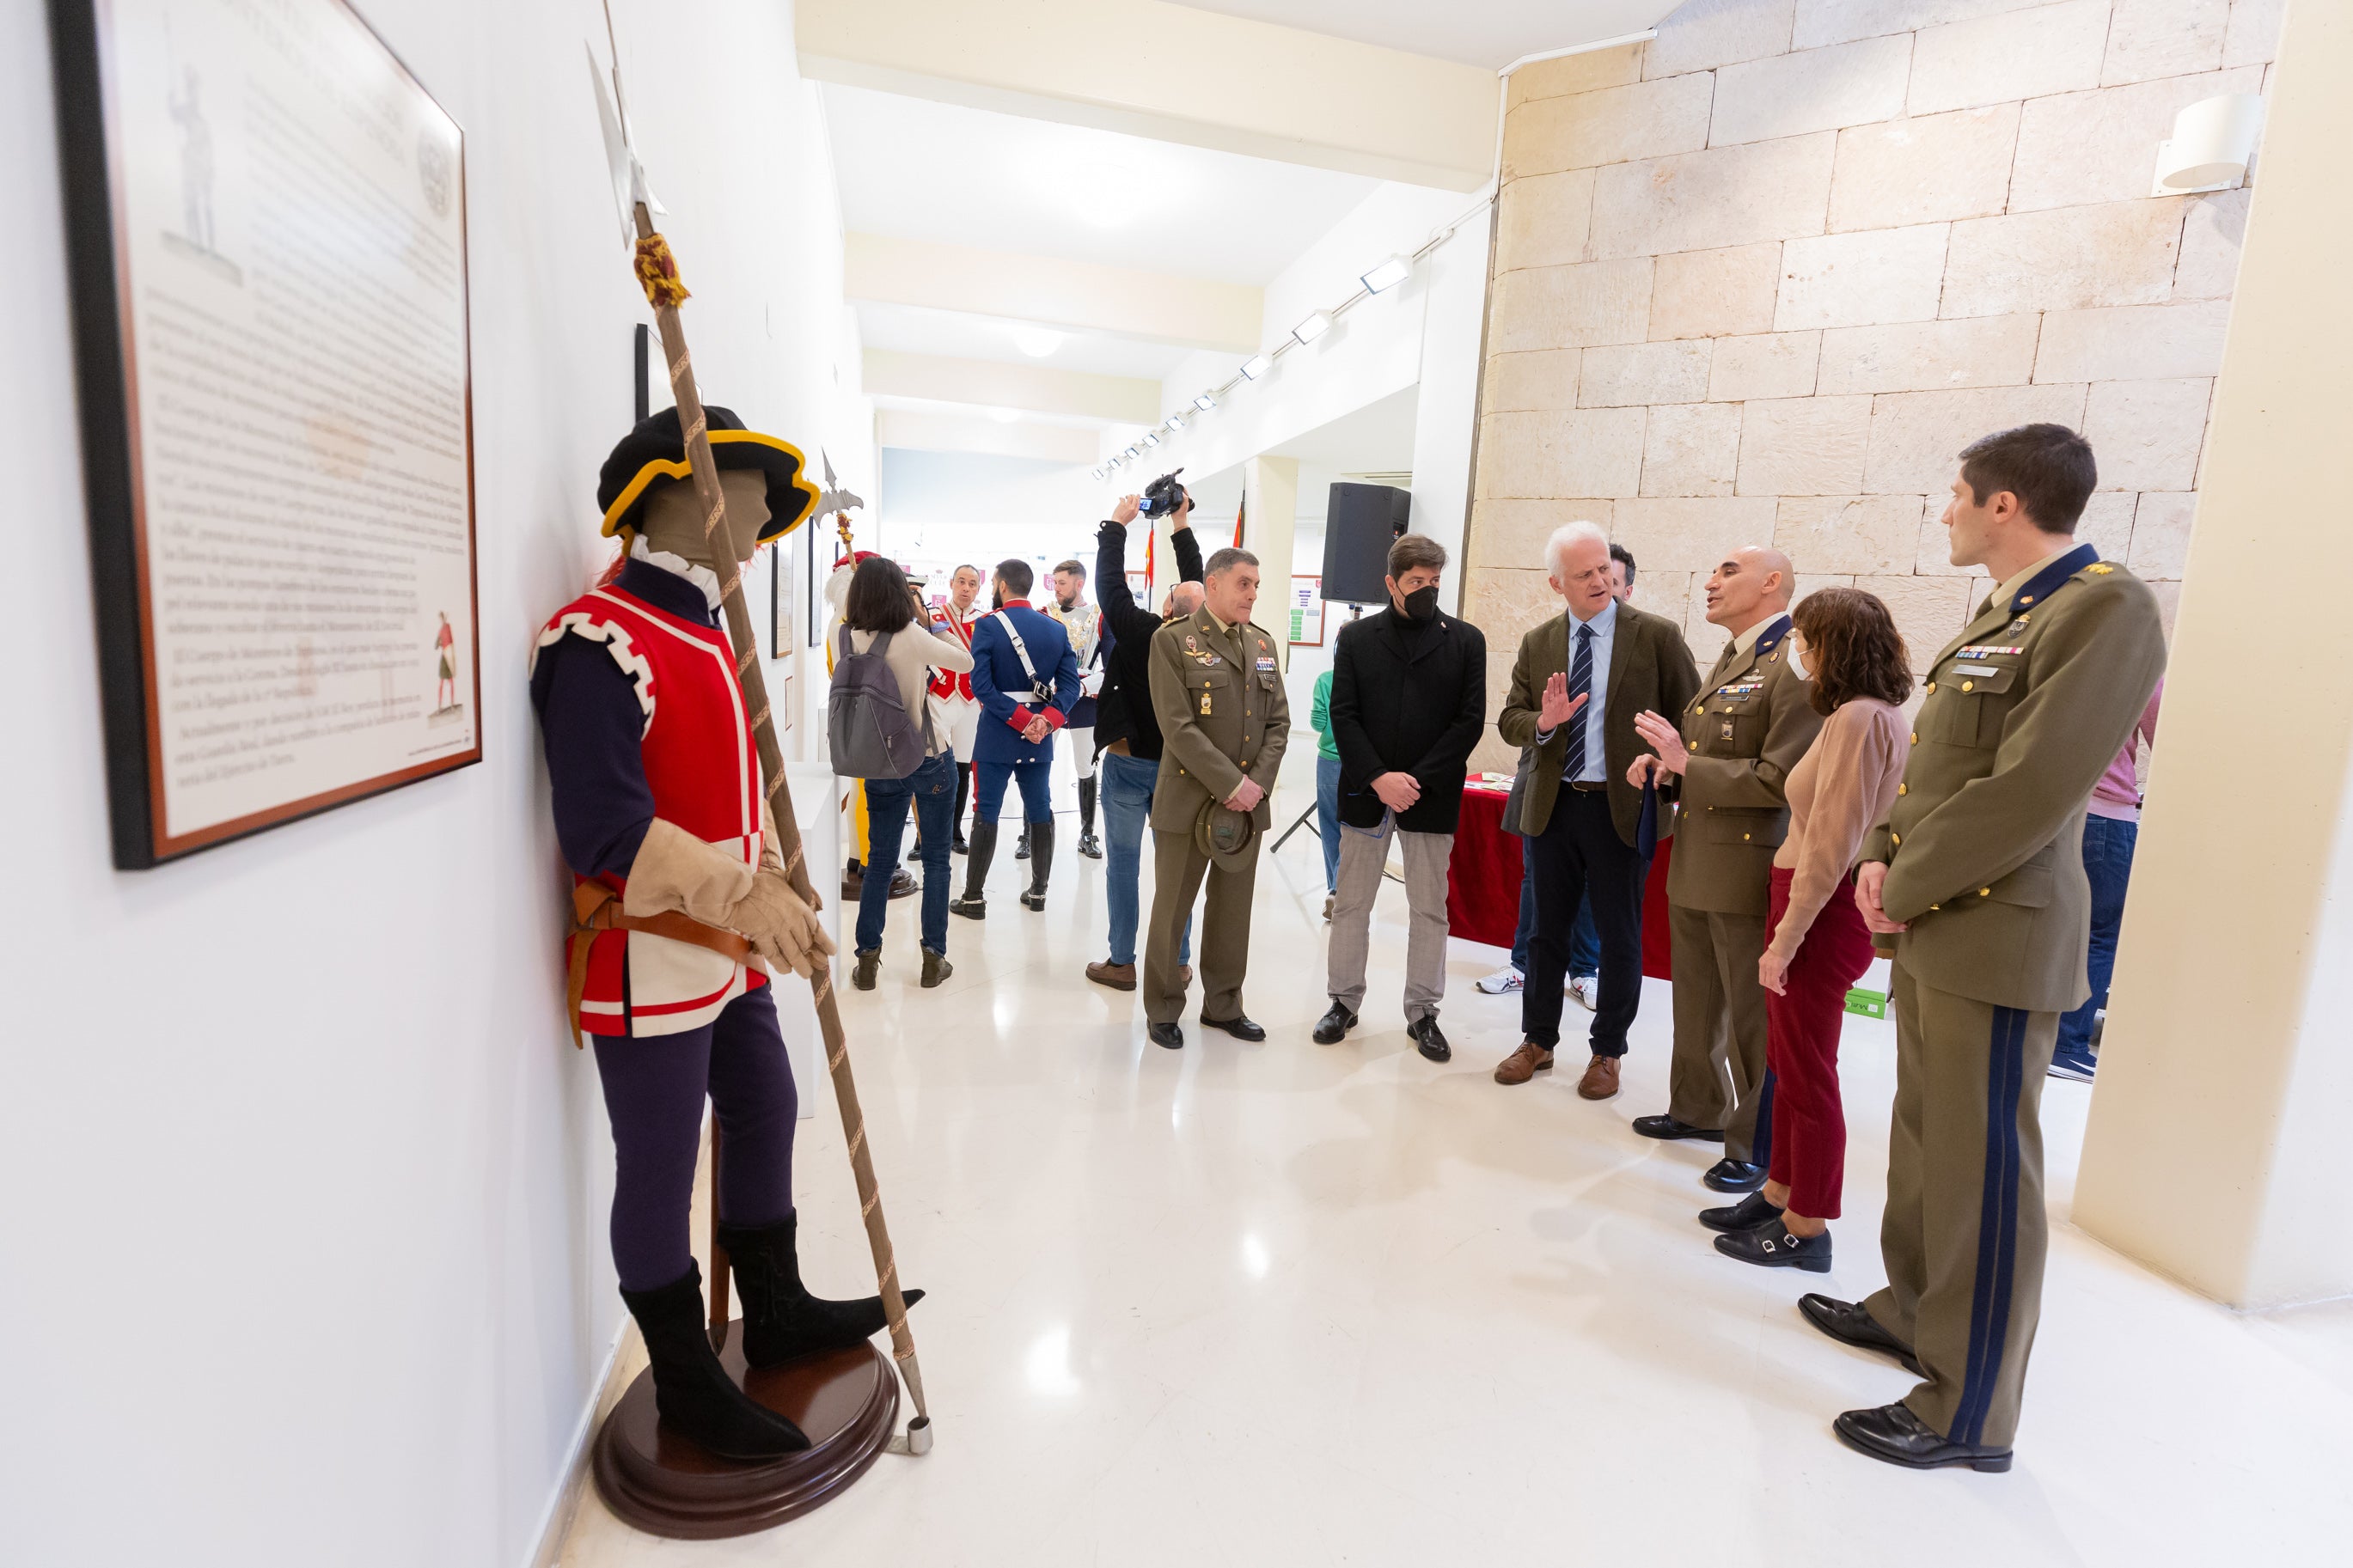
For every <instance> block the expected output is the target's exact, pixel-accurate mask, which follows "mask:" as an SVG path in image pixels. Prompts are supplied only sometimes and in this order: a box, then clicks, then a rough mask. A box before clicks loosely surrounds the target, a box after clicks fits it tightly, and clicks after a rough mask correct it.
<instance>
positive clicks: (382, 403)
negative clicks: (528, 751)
mask: <svg viewBox="0 0 2353 1568" xmlns="http://www.w3.org/2000/svg"><path fill="white" fill-rule="evenodd" d="M51 15H52V18H53V37H54V42H55V47H56V51H57V68H58V100H59V110H58V118H59V124H60V129H61V132H62V134H61V137H60V145H61V149H62V154H63V160H64V173H65V190H66V203H67V218H68V230H69V256H70V263H71V267H72V279H73V295H74V299H73V305H74V331H75V349H76V356H77V361H78V364H79V373H80V397H81V420H82V446H83V458H84V464H83V466H84V470H85V473H86V476H87V483H88V489H89V496H90V546H91V558H92V562H93V566H94V577H95V579H96V584H97V588H98V598H99V609H100V617H99V629H100V665H101V669H102V673H103V677H104V679H103V689H104V694H105V703H106V729H107V753H108V757H107V761H108V783H109V789H110V793H111V804H112V807H113V826H114V856H115V863H116V864H117V865H119V866H121V867H124V868H140V867H146V866H153V865H154V864H156V863H157V862H158V861H161V860H165V859H170V858H174V857H175V856H179V855H185V854H186V853H188V852H190V851H192V850H195V849H200V848H204V847H207V846H209V845H213V844H217V843H219V842H221V841H223V840H225V839H228V838H234V837H239V836H241V835H244V834H248V833H252V832H255V831H258V830H259V829H261V828H265V827H269V826H275V825H276V824H279V823H281V822H285V821H289V820H290V819H292V818H294V817H297V816H305V815H308V814H310V813H311V812H316V811H321V810H324V809H326V808H328V807H330V806H333V805H340V804H343V803H344V802H347V801H351V800H354V799H357V798H359V797H361V796H364V795H374V794H376V793H379V792H381V791H384V790H387V789H392V788H396V787H397V786H399V785H401V784H408V783H411V782H414V781H416V780H417V779H421V778H425V777H427V776H429V775H431V774H434V773H442V772H446V771H448V770H449V769H451V768H456V767H462V766H464V765H466V764H467V763H473V762H478V761H480V758H481V754H482V752H481V735H480V706H481V704H480V658H479V644H478V638H477V634H476V615H475V582H474V507H473V439H472V420H471V399H472V388H471V375H470V361H469V357H468V339H467V286H466V185H465V143H464V138H463V136H462V134H461V133H460V132H459V128H458V125H457V122H456V121H453V120H451V119H450V118H449V116H448V114H446V113H444V112H443V111H442V110H441V108H440V106H439V105H438V104H437V103H435V102H434V100H433V99H432V98H431V97H430V96H429V95H428V94H427V92H426V91H425V89H424V88H423V87H422V86H421V85H420V84H419V83H418V82H417V79H415V78H414V77H412V76H410V75H409V73H408V72H407V70H406V68H403V66H402V65H401V63H400V61H399V60H398V59H396V58H395V57H394V56H393V54H392V52H391V50H389V49H388V48H386V47H385V45H384V43H383V41H382V40H381V39H379V38H377V37H376V36H375V34H374V33H373V32H372V31H370V30H369V28H368V26H367V25H366V24H365V23H364V21H362V20H361V19H360V17H359V16H358V14H357V13H356V12H354V11H353V9H352V8H351V7H350V6H349V5H346V4H344V3H343V0H271V3H270V4H268V5H251V4H241V3H235V0H58V3H57V4H54V5H52V6H51Z"/></svg>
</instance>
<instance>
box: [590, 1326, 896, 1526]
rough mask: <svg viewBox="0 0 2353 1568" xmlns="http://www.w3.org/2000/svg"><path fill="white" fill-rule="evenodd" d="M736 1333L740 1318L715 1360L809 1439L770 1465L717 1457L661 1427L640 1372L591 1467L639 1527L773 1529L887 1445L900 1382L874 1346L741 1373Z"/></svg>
mask: <svg viewBox="0 0 2353 1568" xmlns="http://www.w3.org/2000/svg"><path fill="white" fill-rule="evenodd" d="M743 1334H744V1323H743V1320H742V1319H740V1318H739V1319H737V1320H736V1321H734V1322H733V1323H732V1324H730V1325H729V1326H728V1331H727V1349H726V1351H725V1352H724V1353H723V1355H722V1356H721V1357H720V1359H721V1360H722V1361H723V1362H724V1363H726V1365H727V1370H728V1372H729V1373H732V1374H733V1376H735V1377H736V1378H737V1379H738V1380H740V1381H741V1382H742V1383H743V1384H744V1392H745V1393H747V1394H751V1396H752V1397H753V1398H754V1399H756V1400H758V1401H759V1402H760V1403H761V1404H763V1405H766V1406H767V1407H768V1408H769V1409H771V1410H773V1411H775V1412H776V1413H777V1414H778V1415H782V1416H784V1417H785V1418H786V1420H788V1421H790V1422H792V1423H793V1425H794V1426H798V1427H799V1428H800V1429H801V1430H802V1431H803V1432H806V1433H807V1434H808V1437H809V1443H810V1447H807V1449H805V1450H803V1451H802V1452H800V1453H797V1454H787V1455H786V1456H785V1457H784V1458H781V1459H775V1460H769V1461H765V1462H761V1461H753V1462H748V1463H747V1462H744V1461H742V1460H736V1459H723V1458H718V1457H717V1456H716V1455H713V1454H711V1453H709V1452H707V1451H706V1450H704V1449H702V1447H697V1446H696V1445H695V1444H693V1443H691V1442H689V1441H688V1440H687V1439H685V1438H684V1437H681V1436H679V1435H678V1434H677V1433H675V1432H673V1431H671V1430H670V1429H669V1428H668V1427H666V1426H662V1425H661V1422H660V1418H659V1416H658V1415H656V1414H655V1412H654V1376H653V1373H652V1372H651V1371H647V1372H641V1373H638V1379H637V1381H636V1382H635V1383H632V1384H629V1391H628V1393H627V1394H623V1395H621V1400H620V1403H619V1404H617V1405H615V1406H613V1413H612V1414H611V1415H608V1416H607V1417H606V1418H605V1425H604V1426H603V1427H602V1428H601V1429H600V1430H599V1431H598V1432H597V1434H596V1454H595V1460H594V1467H593V1468H594V1470H595V1473H596V1490H597V1491H598V1492H599V1493H600V1494H602V1496H603V1497H604V1499H605V1505H606V1506H607V1508H610V1509H611V1510H613V1511H614V1512H615V1513H616V1514H617V1515H619V1516H620V1517H621V1518H622V1519H623V1520H624V1521H628V1523H630V1524H633V1525H635V1526H637V1527H638V1529H639V1530H642V1531H648V1532H649V1533H650V1534H654V1535H669V1536H677V1537H681V1538H683V1539H685V1540H689V1541H712V1540H717V1539H719V1538H721V1537H723V1536H730V1535H750V1534H752V1533H754V1531H762V1530H767V1529H770V1528H772V1527H774V1526H776V1525H779V1524H782V1523H783V1522H784V1521H786V1520H788V1519H797V1518H798V1517H799V1516H800V1515H802V1514H805V1513H807V1512H808V1511H809V1510H811V1509H813V1508H816V1507H817V1506H818V1504H820V1503H823V1502H827V1501H828V1500H831V1499H832V1498H833V1497H834V1496H835V1494H837V1493H839V1491H841V1490H842V1489H844V1488H846V1487H848V1486H849V1484H850V1483H851V1482H852V1481H854V1480H856V1479H858V1478H859V1477H860V1476H861V1475H863V1474H865V1473H866V1468H867V1467H868V1466H869V1465H871V1464H872V1463H873V1462H874V1457H875V1456H876V1455H877V1454H880V1453H881V1451H882V1448H883V1445H885V1444H886V1443H888V1442H890V1440H891V1434H892V1430H893V1429H894V1428H895V1427H896V1426H897V1425H898V1420H899V1379H898V1376H897V1375H896V1374H895V1373H893V1372H892V1369H891V1362H890V1359H889V1358H888V1357H886V1356H885V1355H883V1353H882V1352H881V1351H878V1350H876V1349H875V1348H874V1347H873V1346H872V1345H871V1344H867V1345H860V1346H858V1347H857V1348H856V1349H853V1350H843V1351H829V1352H827V1353H826V1354H824V1355H818V1356H809V1357H807V1358H805V1359H803V1360H800V1361H795V1362H787V1363H786V1364H784V1365H783V1366H778V1367H771V1368H769V1369H768V1370H767V1371H765V1372H746V1370H745V1368H744V1352H743V1351H742V1350H741V1349H740V1348H739V1346H740V1345H741V1343H742V1342H743Z"/></svg>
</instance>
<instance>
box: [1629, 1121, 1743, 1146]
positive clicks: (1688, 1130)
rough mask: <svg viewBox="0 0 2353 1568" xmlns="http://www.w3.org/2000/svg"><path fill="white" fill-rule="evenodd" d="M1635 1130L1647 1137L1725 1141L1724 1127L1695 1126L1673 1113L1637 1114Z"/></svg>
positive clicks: (1707, 1141)
mask: <svg viewBox="0 0 2353 1568" xmlns="http://www.w3.org/2000/svg"><path fill="white" fill-rule="evenodd" d="M1634 1131H1637V1132H1640V1133H1641V1135H1642V1136H1643V1137H1645V1138H1696V1139H1698V1140H1699V1141H1700V1142H1703V1143H1721V1142H1724V1129H1723V1128H1721V1127H1699V1126H1695V1125H1694V1124H1693V1123H1691V1122H1688V1121H1677V1120H1676V1119H1675V1118H1674V1116H1673V1115H1672V1114H1668V1115H1663V1116H1637V1117H1636V1118H1634Z"/></svg>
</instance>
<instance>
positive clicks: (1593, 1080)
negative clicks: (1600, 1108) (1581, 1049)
mask: <svg viewBox="0 0 2353 1568" xmlns="http://www.w3.org/2000/svg"><path fill="white" fill-rule="evenodd" d="M1577 1093H1578V1094H1579V1095H1580V1096H1582V1097H1583V1098H1585V1099H1587V1100H1609V1099H1613V1098H1615V1097H1616V1095H1617V1093H1618V1058H1616V1057H1596V1058H1593V1059H1592V1060H1591V1061H1589V1062H1588V1063H1586V1064H1585V1076H1584V1077H1583V1078H1581V1079H1577Z"/></svg>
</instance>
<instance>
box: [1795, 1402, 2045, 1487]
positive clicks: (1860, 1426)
mask: <svg viewBox="0 0 2353 1568" xmlns="http://www.w3.org/2000/svg"><path fill="white" fill-rule="evenodd" d="M1831 1430H1832V1431H1833V1432H1836V1433H1837V1434H1838V1435H1839V1441H1841V1442H1842V1443H1844V1444H1845V1445H1846V1446H1847V1447H1850V1448H1852V1449H1853V1450H1854V1451H1855V1452H1856V1453H1858V1454H1868V1455H1870V1456H1871V1457H1872V1458H1874V1459H1878V1460H1880V1461H1882V1462H1883V1463H1885V1464H1890V1465H1902V1466H1904V1467H1905V1468H1907V1469H1914V1470H1933V1469H1936V1468H1938V1467H1939V1466H1943V1465H1967V1466H1968V1468H1971V1469H1973V1470H1983V1471H1986V1472H1988V1473H1989V1474H1992V1475H2000V1473H2001V1472H2003V1471H2004V1470H2007V1469H2009V1468H2010V1450H2009V1449H2008V1448H1993V1447H1984V1446H1982V1445H1979V1444H1976V1443H1956V1442H1954V1441H1953V1440H1952V1439H1951V1438H1949V1437H1940V1436H1937V1435H1936V1433H1935V1432H1934V1431H1932V1430H1931V1429H1930V1428H1929V1426H1928V1424H1927V1423H1926V1422H1925V1421H1923V1420H1921V1419H1920V1418H1919V1417H1918V1416H1917V1415H1913V1414H1912V1407H1911V1406H1910V1405H1902V1404H1896V1405H1881V1406H1879V1407H1878V1408H1877V1409H1875V1410H1849V1411H1844V1412H1842V1413H1841V1415H1840V1416H1839V1418H1838V1419H1837V1420H1835V1421H1833V1422H1831Z"/></svg>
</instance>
